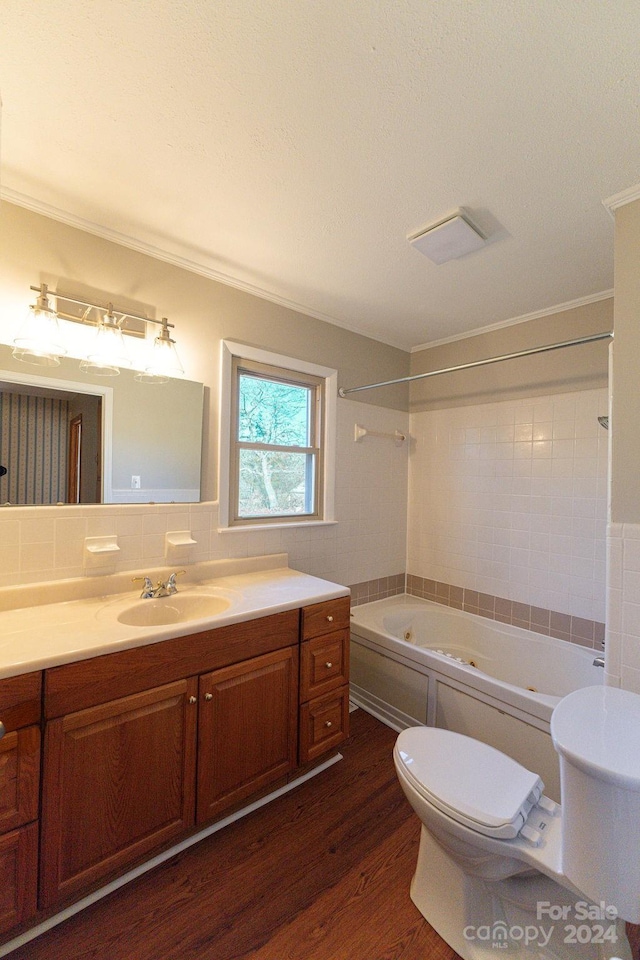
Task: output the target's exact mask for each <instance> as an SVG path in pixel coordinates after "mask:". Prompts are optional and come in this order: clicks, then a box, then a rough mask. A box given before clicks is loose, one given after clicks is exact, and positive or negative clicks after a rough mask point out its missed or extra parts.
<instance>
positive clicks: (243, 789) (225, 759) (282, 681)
mask: <svg viewBox="0 0 640 960" xmlns="http://www.w3.org/2000/svg"><path fill="white" fill-rule="evenodd" d="M297 710H298V648H297V647H286V648H285V649H284V650H277V651H275V652H274V653H267V654H264V655H263V656H261V657H255V658H253V659H251V660H245V661H244V662H242V663H238V664H235V665H234V666H232V667H225V668H224V669H222V670H215V671H214V672H213V673H209V674H206V675H203V676H202V677H201V678H200V709H199V727H198V730H199V734H198V806H197V819H198V823H203V822H204V821H206V820H210V819H211V818H213V817H216V816H218V815H219V813H220V812H221V811H222V810H225V809H227V808H229V807H232V806H237V805H239V804H240V802H241V801H242V800H244V799H245V798H246V797H249V796H250V795H251V794H253V793H256V792H257V791H258V790H261V789H262V788H263V787H265V786H267V785H269V784H271V783H273V782H274V781H275V780H278V779H279V778H280V777H284V776H285V775H286V774H288V773H289V772H290V771H291V770H293V769H294V768H295V766H296V754H297Z"/></svg>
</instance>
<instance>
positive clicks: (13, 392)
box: [0, 344, 204, 505]
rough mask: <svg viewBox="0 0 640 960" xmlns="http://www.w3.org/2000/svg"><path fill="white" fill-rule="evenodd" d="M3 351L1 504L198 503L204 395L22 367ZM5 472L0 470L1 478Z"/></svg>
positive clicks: (191, 388) (190, 386)
mask: <svg viewBox="0 0 640 960" xmlns="http://www.w3.org/2000/svg"><path fill="white" fill-rule="evenodd" d="M11 353H12V348H11V347H10V346H6V345H4V344H0V504H7V503H11V504H20V505H38V504H59V503H150V502H153V503H192V502H197V501H199V499H200V458H201V449H202V416H203V398H204V388H203V385H202V384H201V383H195V382H193V381H190V380H169V381H168V382H167V383H162V384H149V383H138V382H137V381H136V380H134V371H131V370H121V372H120V374H119V376H117V377H95V376H86V375H85V374H83V373H81V372H80V370H79V366H78V361H77V360H74V359H71V358H63V359H62V360H61V362H60V366H58V367H38V366H35V365H31V364H25V363H21V362H20V361H18V360H15V359H14V358H13V357H12V356H11ZM2 468H4V470H3V469H2Z"/></svg>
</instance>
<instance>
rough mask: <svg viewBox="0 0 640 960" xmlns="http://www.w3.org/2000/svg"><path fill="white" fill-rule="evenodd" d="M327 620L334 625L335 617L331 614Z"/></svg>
mask: <svg viewBox="0 0 640 960" xmlns="http://www.w3.org/2000/svg"><path fill="white" fill-rule="evenodd" d="M327 620H328V621H329V623H333V617H332V616H331V614H329V616H328V617H327Z"/></svg>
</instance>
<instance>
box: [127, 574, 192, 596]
mask: <svg viewBox="0 0 640 960" xmlns="http://www.w3.org/2000/svg"><path fill="white" fill-rule="evenodd" d="M181 573H185V571H184V570H176V572H175V573H172V574H171V576H170V577H169V578H168V579H167V580H164V581H163V580H158V583H157V585H156V586H155V587H154V585H153V583H152V582H151V577H134V578H133V580H132V581H131V582H132V583H138V582H139V581H140V580H143V581H144V586H143V588H142V593H141V594H140V599H141V600H152V599H156V598H157V597H171V596H173V594H174V593H177V592H178V588H177V586H176V577H177V576H179V575H180V574H181Z"/></svg>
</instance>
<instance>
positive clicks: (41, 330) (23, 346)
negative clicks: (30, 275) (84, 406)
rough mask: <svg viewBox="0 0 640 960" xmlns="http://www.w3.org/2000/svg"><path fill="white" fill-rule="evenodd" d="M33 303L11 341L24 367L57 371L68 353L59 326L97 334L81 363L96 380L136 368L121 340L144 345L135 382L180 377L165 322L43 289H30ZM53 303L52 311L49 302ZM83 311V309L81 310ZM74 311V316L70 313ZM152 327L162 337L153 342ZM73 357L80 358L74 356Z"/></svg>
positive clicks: (177, 359)
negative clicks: (76, 325) (77, 325)
mask: <svg viewBox="0 0 640 960" xmlns="http://www.w3.org/2000/svg"><path fill="white" fill-rule="evenodd" d="M31 289H32V290H34V291H35V292H36V293H37V294H38V297H37V300H36V303H35V304H34V305H32V306H31V307H30V308H29V312H28V314H27V316H26V317H25V320H24V321H23V324H22V326H21V327H20V329H19V331H18V334H17V336H16V339H15V340H14V350H13V356H14V357H15V358H16V359H18V360H23V361H24V362H25V363H35V364H39V365H41V366H42V365H47V366H58V365H59V363H60V358H61V357H62V356H64V355H65V354H66V353H67V352H68V351H67V349H66V347H65V346H64V345H63V343H64V341H63V337H62V335H61V334H62V331H61V330H60V325H59V322H58V321H59V320H63V321H71V322H73V323H80V324H90V325H91V326H93V327H95V333H94V336H93V339H92V342H91V344H90V346H89V347H88V348H87V350H86V353H85V351H83V353H84V354H85V355H84V356H82V354H81V356H82V359H81V361H80V369H81V370H83V371H84V372H85V373H89V374H92V375H98V376H109V377H112V376H117V375H118V374H119V373H120V370H121V368H130V367H133V366H134V363H133V362H132V360H131V359H130V357H129V356H128V351H127V348H126V344H125V339H124V336H123V335H124V334H126V335H127V336H130V337H134V338H136V339H144V340H146V342H147V345H148V350H147V355H146V356H144V357H140V358H138V359H137V360H136V361H135V369H136V370H138V371H139V372H138V373H136V374H135V379H136V380H139V381H141V382H142V383H166V382H167V380H169V379H170V378H172V377H182V376H184V369H183V367H182V364H181V363H180V359H179V357H178V354H177V351H176V344H175V340H173V339H172V337H171V336H170V334H169V328H172V329H173V324H172V323H169V321H168V320H167V318H166V317H163V318H162V320H155V319H154V318H153V317H147V316H144V315H141V314H136V313H129V312H126V311H124V310H118V309H117V308H116V307H114V305H113V303H108V304H107V305H106V306H104V305H102V304H98V303H91V302H90V301H88V300H78V299H77V298H76V297H71V296H67V295H66V294H63V293H53V292H51V291H50V290H49V289H48V286H47V284H46V283H41V284H40V286H39V287H33V286H32V287H31ZM49 297H55V300H56V309H55V310H54V309H53V307H52V306H51V304H50V302H49ZM79 308H81V309H79ZM74 311H75V312H74ZM153 324H158V325H159V326H160V328H161V329H160V333H159V334H158V335H157V336H155V337H154V338H153V339H152V338H151V336H150V332H151V330H152V329H154V328H153V326H152V325H153ZM76 356H78V354H77V353H76Z"/></svg>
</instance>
